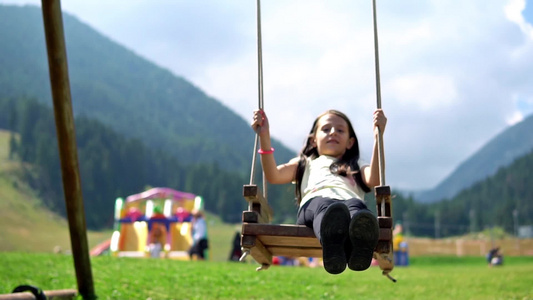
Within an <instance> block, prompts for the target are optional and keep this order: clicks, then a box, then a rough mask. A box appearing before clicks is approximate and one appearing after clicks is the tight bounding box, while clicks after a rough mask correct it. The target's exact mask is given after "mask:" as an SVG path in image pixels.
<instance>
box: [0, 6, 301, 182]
mask: <svg viewBox="0 0 533 300" xmlns="http://www.w3.org/2000/svg"><path fill="white" fill-rule="evenodd" d="M63 20H64V28H65V39H66V47H67V57H68V64H69V74H70V84H71V92H72V102H73V109H74V113H75V114H76V115H84V116H87V117H89V118H94V119H96V120H98V121H100V122H102V123H103V124H104V125H106V126H109V127H110V128H111V129H113V130H115V131H116V132H117V133H120V134H123V135H124V136H125V137H126V138H135V139H138V140H140V141H141V142H142V143H143V144H145V145H147V146H148V147H150V148H153V149H157V150H161V151H165V152H168V153H169V154H170V155H172V156H173V157H174V158H176V159H178V160H179V161H180V163H185V162H187V163H209V162H217V163H218V164H219V166H220V167H221V168H223V169H225V170H228V171H231V172H242V173H246V172H249V169H250V162H251V155H252V154H251V151H252V148H253V139H254V136H253V131H252V130H251V129H250V126H249V123H250V122H249V120H248V121H246V120H243V118H241V117H239V116H238V115H236V114H235V113H234V112H233V111H231V110H230V109H228V108H227V107H225V106H224V105H223V104H221V103H220V102H219V101H217V100H216V99H213V98H211V97H209V96H207V95H206V94H205V93H204V92H202V91H201V90H200V89H198V88H197V87H195V86H193V85H192V84H191V83H189V82H188V81H187V80H185V79H184V78H181V77H179V76H176V75H174V74H172V73H170V72H169V71H168V70H166V69H163V68H160V67H158V66H156V65H155V64H153V63H151V62H150V61H147V60H146V59H144V58H141V57H139V56H138V55H136V54H135V53H134V52H132V51H130V50H128V49H126V48H124V47H123V46H121V45H119V44H117V43H115V42H113V41H111V40H110V39H108V38H106V37H105V36H103V35H101V34H100V33H98V32H96V31H95V30H93V29H92V28H91V27H89V26H87V25H86V24H84V23H82V22H80V21H79V20H78V19H76V18H75V17H73V16H71V15H69V14H68V13H64V14H63ZM0 41H2V43H1V46H0V66H1V67H0V97H20V96H27V97H31V98H34V99H37V100H38V101H40V102H42V103H46V104H47V105H51V92H50V83H49V82H50V81H49V78H48V62H47V56H46V45H45V39H44V29H43V21H42V13H41V9H40V8H39V7H36V6H24V7H19V6H6V5H0ZM228 76H231V74H228ZM250 76H255V75H254V74H250ZM251 101H252V99H251ZM250 115H251V112H250ZM274 147H275V148H276V156H277V157H278V158H279V160H280V161H283V160H288V159H290V158H292V157H294V156H295V153H294V151H291V150H289V149H288V148H286V147H284V146H283V145H281V144H280V143H279V142H277V141H274ZM178 188H179V187H178Z"/></svg>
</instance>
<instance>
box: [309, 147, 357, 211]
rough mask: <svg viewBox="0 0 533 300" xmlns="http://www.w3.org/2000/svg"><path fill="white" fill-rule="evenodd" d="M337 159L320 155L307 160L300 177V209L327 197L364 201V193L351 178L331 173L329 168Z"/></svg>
mask: <svg viewBox="0 0 533 300" xmlns="http://www.w3.org/2000/svg"><path fill="white" fill-rule="evenodd" d="M336 161H337V159H336V158H335V157H331V156H327V155H321V156H319V157H317V158H315V159H313V160H311V159H308V160H307V164H306V166H305V171H304V175H303V177H302V186H301V193H302V201H301V202H300V207H302V206H303V205H304V204H305V203H306V202H307V201H309V200H311V199H312V198H315V197H327V198H332V199H337V200H348V199H352V198H358V199H361V200H363V201H364V199H365V192H364V191H363V189H361V187H360V186H359V185H358V184H357V182H356V181H355V179H354V178H353V176H339V175H336V174H333V173H331V171H330V166H331V164H333V163H334V162H336Z"/></svg>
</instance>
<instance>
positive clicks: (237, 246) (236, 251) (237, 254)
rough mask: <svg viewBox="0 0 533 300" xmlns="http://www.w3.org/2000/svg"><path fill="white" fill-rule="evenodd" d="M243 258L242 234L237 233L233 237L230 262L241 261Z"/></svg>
mask: <svg viewBox="0 0 533 300" xmlns="http://www.w3.org/2000/svg"><path fill="white" fill-rule="evenodd" d="M241 256H242V249H241V233H240V232H238V231H237V232H235V236H234V237H233V246H232V248H231V252H230V254H229V261H239V259H240V258H241Z"/></svg>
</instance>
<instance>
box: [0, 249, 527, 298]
mask: <svg viewBox="0 0 533 300" xmlns="http://www.w3.org/2000/svg"><path fill="white" fill-rule="evenodd" d="M91 264H92V272H93V279H94V286H95V291H96V295H97V296H98V299H355V298H357V299H391V298H394V299H533V284H532V283H533V258H531V257H509V258H506V262H505V265H504V266H501V267H493V268H489V267H488V266H487V265H486V264H485V261H484V259H483V258H480V257H469V258H455V257H453V258H452V257H438V258H435V257H417V258H412V259H411V265H410V266H408V267H397V268H396V269H395V270H394V272H393V273H392V274H393V275H394V276H395V277H396V279H397V280H398V282H397V283H393V282H391V281H389V280H388V279H386V278H385V277H384V276H382V275H381V273H380V270H379V268H377V267H371V268H370V269H369V270H367V271H364V272H352V271H345V272H344V273H342V274H340V275H329V274H328V273H326V272H325V271H324V270H323V269H322V268H320V267H319V268H307V267H282V266H273V267H271V268H270V269H268V270H266V271H261V272H256V271H255V267H256V266H257V265H255V264H253V263H231V262H209V261H176V260H161V259H131V258H113V257H109V256H100V257H93V258H92V262H91ZM75 278H76V277H75V271H74V267H73V261H72V257H71V256H66V255H54V254H27V253H13V252H11V253H2V255H0V293H9V292H10V291H11V290H12V289H13V288H14V287H15V286H17V285H19V284H32V285H35V286H38V287H41V288H42V289H44V290H56V289H66V288H72V289H76V279H75ZM79 298H80V299H81V297H79Z"/></svg>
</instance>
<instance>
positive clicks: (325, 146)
mask: <svg viewBox="0 0 533 300" xmlns="http://www.w3.org/2000/svg"><path fill="white" fill-rule="evenodd" d="M354 142H355V138H353V137H350V130H349V128H348V123H347V122H346V121H345V120H344V119H343V118H341V117H339V116H337V115H335V114H326V115H324V116H322V117H320V119H318V122H317V125H316V130H315V135H314V137H313V138H312V140H311V144H312V145H313V147H316V148H317V151H318V154H319V155H328V156H332V157H335V158H339V159H340V158H341V157H342V156H343V155H344V152H346V150H347V149H350V148H351V147H352V146H353V145H354Z"/></svg>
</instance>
